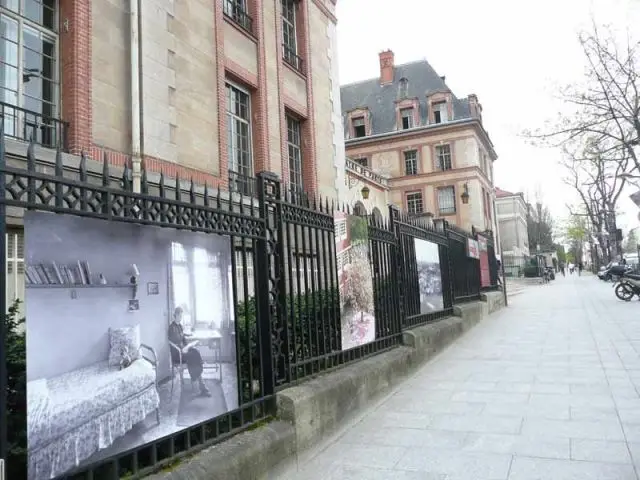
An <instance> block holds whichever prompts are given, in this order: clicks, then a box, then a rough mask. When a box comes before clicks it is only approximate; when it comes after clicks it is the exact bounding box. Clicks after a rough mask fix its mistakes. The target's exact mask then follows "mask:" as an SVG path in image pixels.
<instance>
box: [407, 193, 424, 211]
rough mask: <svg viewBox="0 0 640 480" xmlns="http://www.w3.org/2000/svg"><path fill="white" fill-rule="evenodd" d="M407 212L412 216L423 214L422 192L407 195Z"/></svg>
mask: <svg viewBox="0 0 640 480" xmlns="http://www.w3.org/2000/svg"><path fill="white" fill-rule="evenodd" d="M407 211H408V212H409V213H411V214H416V213H422V211H423V205H422V192H413V193H408V194H407Z"/></svg>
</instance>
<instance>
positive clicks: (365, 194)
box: [360, 185, 369, 200]
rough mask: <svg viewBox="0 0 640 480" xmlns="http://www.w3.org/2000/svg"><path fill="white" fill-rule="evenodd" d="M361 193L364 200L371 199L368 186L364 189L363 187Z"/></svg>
mask: <svg viewBox="0 0 640 480" xmlns="http://www.w3.org/2000/svg"><path fill="white" fill-rule="evenodd" d="M360 193H361V194H362V199H363V200H366V199H368V198H369V187H367V186H366V185H365V186H364V187H362V190H360Z"/></svg>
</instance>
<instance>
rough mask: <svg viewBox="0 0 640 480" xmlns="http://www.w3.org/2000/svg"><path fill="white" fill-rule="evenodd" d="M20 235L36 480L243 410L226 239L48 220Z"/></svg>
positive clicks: (35, 219) (28, 218)
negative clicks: (24, 284) (22, 237)
mask: <svg viewBox="0 0 640 480" xmlns="http://www.w3.org/2000/svg"><path fill="white" fill-rule="evenodd" d="M24 224H25V225H24V228H25V277H26V280H25V281H26V295H25V316H26V339H27V435H28V437H27V444H28V458H29V460H28V461H29V480H43V479H52V478H57V477H59V476H61V475H64V474H66V473H70V472H71V471H73V470H75V469H76V468H78V467H80V468H82V467H83V466H87V465H89V464H92V463H94V462H97V461H101V460H104V459H107V458H109V457H112V456H114V455H118V454H121V453H123V452H125V451H128V450H130V449H132V448H136V447H138V446H141V445H144V444H147V443H149V442H152V441H154V440H156V439H158V438H162V437H164V436H166V435H169V434H172V433H175V432H178V431H180V430H183V429H185V428H187V427H190V426H192V425H195V424H198V423H200V422H203V421H206V420H209V419H211V418H214V417H216V416H219V415H222V414H224V413H226V412H228V411H229V410H232V409H235V408H237V407H238V398H239V397H238V379H237V368H236V351H235V321H234V318H233V301H232V293H231V292H232V287H231V257H230V255H231V249H230V242H229V239H228V238H227V237H223V236H219V235H212V234H202V233H195V232H188V231H178V230H175V229H169V228H158V227H150V226H141V225H132V224H127V223H118V222H106V221H103V220H97V219H90V218H83V217H75V216H66V215H54V214H49V213H43V212H26V213H25V217H24ZM150 285H151V286H150Z"/></svg>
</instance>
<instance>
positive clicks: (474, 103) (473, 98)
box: [467, 93, 482, 122]
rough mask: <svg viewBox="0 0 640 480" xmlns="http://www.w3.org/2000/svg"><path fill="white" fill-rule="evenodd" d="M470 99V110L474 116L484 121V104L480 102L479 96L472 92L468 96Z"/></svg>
mask: <svg viewBox="0 0 640 480" xmlns="http://www.w3.org/2000/svg"><path fill="white" fill-rule="evenodd" d="M467 99H468V100H469V110H470V112H471V117H472V118H477V119H478V120H480V122H482V105H480V102H478V96H477V95H476V94H475V93H472V94H470V95H468V96H467Z"/></svg>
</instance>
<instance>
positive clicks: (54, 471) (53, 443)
mask: <svg viewBox="0 0 640 480" xmlns="http://www.w3.org/2000/svg"><path fill="white" fill-rule="evenodd" d="M145 352H146V354H147V355H145ZM140 353H141V355H140V357H139V358H138V359H136V360H135V361H133V362H132V363H131V365H129V366H128V367H127V368H123V369H120V368H119V367H118V366H115V367H114V366H113V364H111V365H110V362H109V361H104V362H99V363H96V364H94V365H91V366H89V367H85V368H82V369H79V370H75V371H73V372H69V373H65V374H63V375H60V376H58V377H55V378H50V379H39V380H34V381H31V382H28V384H27V405H28V417H27V428H28V443H29V478H30V479H32V480H43V479H51V478H55V477H57V476H59V475H61V474H63V473H65V472H68V471H69V470H70V469H73V468H74V467H76V466H78V465H79V464H80V463H82V462H83V461H84V460H86V459H87V458H89V457H90V456H91V455H93V454H94V453H95V452H97V451H98V450H101V449H103V448H107V447H109V446H110V445H111V444H112V443H113V442H114V441H115V440H116V439H117V438H119V437H121V436H123V435H124V434H126V433H127V432H128V431H129V430H131V429H132V428H133V426H134V425H135V424H137V423H139V422H141V421H143V420H144V419H145V418H146V417H147V415H149V414H150V413H152V412H154V411H155V412H156V416H157V420H158V422H159V421H160V419H159V410H158V409H159V406H160V397H159V396H158V390H157V375H156V367H157V358H156V357H155V352H154V351H153V349H151V348H150V347H148V346H146V345H141V347H140ZM147 357H150V358H147Z"/></svg>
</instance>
